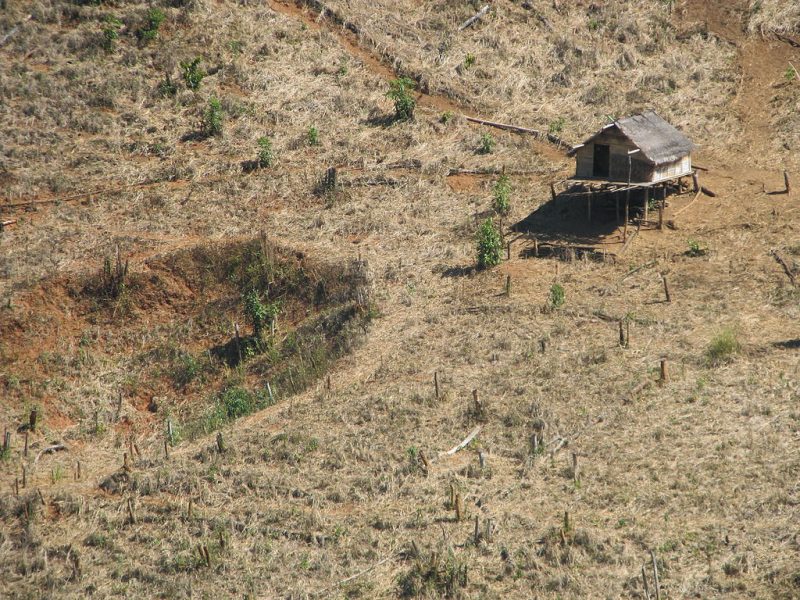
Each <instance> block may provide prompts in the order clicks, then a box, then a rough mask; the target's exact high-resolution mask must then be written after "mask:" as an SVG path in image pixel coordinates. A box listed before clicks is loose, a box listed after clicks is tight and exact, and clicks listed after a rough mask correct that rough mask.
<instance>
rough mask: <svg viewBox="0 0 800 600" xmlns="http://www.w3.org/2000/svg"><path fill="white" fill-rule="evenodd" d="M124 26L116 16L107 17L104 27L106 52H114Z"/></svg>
mask: <svg viewBox="0 0 800 600" xmlns="http://www.w3.org/2000/svg"><path fill="white" fill-rule="evenodd" d="M121 28H122V21H120V20H119V19H117V18H116V17H111V16H109V17H107V18H106V26H105V27H104V28H103V49H104V50H105V51H106V52H113V51H114V48H115V47H116V44H117V40H118V39H119V30H120V29H121Z"/></svg>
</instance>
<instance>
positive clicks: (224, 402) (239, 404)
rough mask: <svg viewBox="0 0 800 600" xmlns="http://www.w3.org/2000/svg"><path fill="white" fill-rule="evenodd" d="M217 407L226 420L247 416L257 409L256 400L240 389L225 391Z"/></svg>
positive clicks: (233, 388) (234, 388)
mask: <svg viewBox="0 0 800 600" xmlns="http://www.w3.org/2000/svg"><path fill="white" fill-rule="evenodd" d="M219 406H220V408H221V409H222V411H223V412H224V415H225V417H227V418H228V419H238V418H239V417H243V416H245V415H249V414H250V413H251V412H253V411H254V410H256V408H257V407H258V399H257V398H256V397H255V396H254V395H253V394H251V393H250V392H249V391H247V390H245V389H243V388H240V387H231V388H228V389H226V390H225V391H224V392H222V394H221V395H220V397H219Z"/></svg>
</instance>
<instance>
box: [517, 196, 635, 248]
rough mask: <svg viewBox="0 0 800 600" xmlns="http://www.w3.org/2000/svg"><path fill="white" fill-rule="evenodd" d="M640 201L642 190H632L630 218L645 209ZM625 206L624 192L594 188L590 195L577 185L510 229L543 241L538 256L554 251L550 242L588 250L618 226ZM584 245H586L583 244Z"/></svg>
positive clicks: (602, 240) (618, 227)
mask: <svg viewBox="0 0 800 600" xmlns="http://www.w3.org/2000/svg"><path fill="white" fill-rule="evenodd" d="M643 202H644V193H643V192H642V191H640V190H632V191H631V194H630V202H629V210H628V217H629V219H630V220H631V221H633V220H634V219H636V218H638V217H640V216H641V215H642V213H643V212H644V207H643ZM590 204H591V208H590ZM624 210H625V193H624V192H597V193H595V194H593V195H591V196H590V195H589V194H588V193H586V192H585V191H584V190H583V189H581V188H580V187H579V186H577V185H576V186H572V187H570V188H568V189H567V190H566V191H565V192H562V193H560V194H557V195H556V196H554V197H553V198H552V199H551V200H550V201H549V202H546V203H544V204H542V205H541V206H539V208H537V209H536V210H534V211H533V212H532V213H530V214H529V215H528V216H527V217H525V218H524V219H522V220H520V221H518V222H517V223H515V224H514V225H512V226H511V231H513V232H515V233H519V234H523V235H527V236H530V237H532V238H535V239H536V240H538V242H539V244H544V246H543V247H540V248H539V254H538V255H539V256H542V255H544V256H546V255H548V253H554V252H555V250H556V249H555V248H554V247H551V246H549V245H564V244H568V245H570V246H575V247H576V249H577V250H584V251H586V252H590V251H595V250H596V249H595V248H593V247H594V246H597V245H599V244H602V243H603V242H604V240H605V239H606V238H607V237H608V236H609V235H611V234H613V233H615V232H617V231H620V230H621V228H622V226H623V220H624ZM584 246H585V247H586V248H582V247H584ZM601 254H602V253H601ZM590 258H591V257H590Z"/></svg>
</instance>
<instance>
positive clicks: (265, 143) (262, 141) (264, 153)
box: [257, 135, 275, 169]
mask: <svg viewBox="0 0 800 600" xmlns="http://www.w3.org/2000/svg"><path fill="white" fill-rule="evenodd" d="M257 144H258V166H259V168H261V169H266V168H267V167H271V166H272V164H273V163H274V162H275V152H274V151H273V150H272V140H271V139H270V138H268V137H267V136H265V135H263V136H261V137H260V138H258V142H257Z"/></svg>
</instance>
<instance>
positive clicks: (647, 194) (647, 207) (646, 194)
mask: <svg viewBox="0 0 800 600" xmlns="http://www.w3.org/2000/svg"><path fill="white" fill-rule="evenodd" d="M654 195H655V194H654ZM649 211H650V188H644V220H645V221H647V217H648V214H649Z"/></svg>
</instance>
